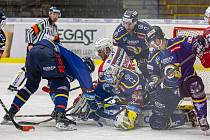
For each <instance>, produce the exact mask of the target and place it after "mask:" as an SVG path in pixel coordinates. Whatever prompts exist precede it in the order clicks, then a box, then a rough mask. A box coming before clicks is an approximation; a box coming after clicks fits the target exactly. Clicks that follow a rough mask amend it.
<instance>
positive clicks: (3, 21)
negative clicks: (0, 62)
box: [0, 11, 6, 59]
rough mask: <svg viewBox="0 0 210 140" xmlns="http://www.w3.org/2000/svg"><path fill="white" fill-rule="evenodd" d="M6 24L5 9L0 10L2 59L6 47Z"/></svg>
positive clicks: (0, 48) (0, 53) (0, 54)
mask: <svg viewBox="0 0 210 140" xmlns="http://www.w3.org/2000/svg"><path fill="white" fill-rule="evenodd" d="M5 24H6V16H5V15H4V12H3V11H0V59H1V56H2V54H3V52H4V49H5V42H6V36H5V34H4V31H3V30H2V29H3V27H4V25H5Z"/></svg>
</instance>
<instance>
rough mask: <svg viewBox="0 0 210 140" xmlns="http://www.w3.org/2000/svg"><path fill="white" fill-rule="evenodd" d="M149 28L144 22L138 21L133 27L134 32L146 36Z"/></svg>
mask: <svg viewBox="0 0 210 140" xmlns="http://www.w3.org/2000/svg"><path fill="white" fill-rule="evenodd" d="M150 28H151V26H150V25H149V24H148V23H147V22H145V21H142V22H141V21H138V22H137V23H136V25H135V32H136V33H141V34H142V33H143V34H146V32H147V30H149V29H150Z"/></svg>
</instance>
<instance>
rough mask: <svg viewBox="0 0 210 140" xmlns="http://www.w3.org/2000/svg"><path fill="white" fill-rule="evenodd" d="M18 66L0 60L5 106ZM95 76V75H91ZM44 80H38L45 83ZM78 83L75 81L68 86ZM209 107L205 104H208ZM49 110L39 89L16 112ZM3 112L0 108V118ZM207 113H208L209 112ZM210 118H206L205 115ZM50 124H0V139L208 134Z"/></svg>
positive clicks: (134, 139)
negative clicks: (71, 128)
mask: <svg viewBox="0 0 210 140" xmlns="http://www.w3.org/2000/svg"><path fill="white" fill-rule="evenodd" d="M21 67H22V64H2V63H0V98H1V99H2V100H3V102H4V103H5V105H6V106H7V108H9V106H10V104H11V102H12V100H13V98H14V93H8V92H7V89H6V88H7V87H8V84H9V82H10V80H11V79H12V78H13V76H14V75H15V74H16V73H17V71H18V70H19V69H20V68H21ZM94 79H96V75H95V76H94ZM45 84H46V81H44V82H42V83H41V86H40V87H42V85H45ZM76 86H78V83H77V82H75V83H73V84H72V87H76ZM79 93H80V90H75V91H72V92H71V93H70V100H69V106H70V105H71V103H72V100H73V98H75V97H76V96H77V95H78V94H79ZM208 106H209V105H208ZM52 110H53V104H52V101H51V100H50V97H49V96H48V95H47V94H45V93H42V92H41V90H40V89H39V90H38V91H37V93H35V94H34V95H33V96H31V98H30V99H29V101H28V102H27V103H26V104H25V105H24V106H23V107H22V109H21V111H20V112H19V113H18V114H50V113H51V111H52ZM4 114H5V112H4V110H3V108H2V107H0V121H1V120H2V117H3V115H4ZM209 116H210V113H209ZM44 119H46V118H22V119H20V118H17V119H16V121H20V120H31V121H33V120H34V121H40V120H44ZM208 120H210V118H208ZM49 126H54V122H53V121H52V122H49V123H45V124H43V125H40V126H35V131H30V132H21V131H19V130H17V129H16V128H15V127H14V126H12V125H0V140H129V139H130V140H209V139H210V136H204V135H202V132H201V131H200V129H199V128H191V127H188V126H183V127H180V128H176V129H173V130H167V131H155V130H151V128H149V127H144V128H138V129H135V130H131V131H121V130H117V129H115V128H113V127H110V126H104V127H98V126H96V125H95V123H94V122H93V121H88V122H78V125H77V128H78V130H76V131H65V132H64V131H58V130H57V129H56V128H55V127H49Z"/></svg>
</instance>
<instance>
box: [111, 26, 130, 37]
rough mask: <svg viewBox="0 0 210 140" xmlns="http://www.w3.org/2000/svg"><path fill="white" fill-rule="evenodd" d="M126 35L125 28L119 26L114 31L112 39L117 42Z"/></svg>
mask: <svg viewBox="0 0 210 140" xmlns="http://www.w3.org/2000/svg"><path fill="white" fill-rule="evenodd" d="M127 33H128V32H127V31H126V29H125V27H123V26H122V24H120V25H118V27H117V28H116V30H115V31H114V34H113V39H115V40H119V39H121V38H122V37H123V36H124V35H125V34H127Z"/></svg>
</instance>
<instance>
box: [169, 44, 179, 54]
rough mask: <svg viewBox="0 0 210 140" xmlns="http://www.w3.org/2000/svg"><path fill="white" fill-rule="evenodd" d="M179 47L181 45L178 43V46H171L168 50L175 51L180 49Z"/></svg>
mask: <svg viewBox="0 0 210 140" xmlns="http://www.w3.org/2000/svg"><path fill="white" fill-rule="evenodd" d="M180 49H181V46H180V45H178V46H175V47H172V48H171V49H170V51H171V52H176V51H178V50H180Z"/></svg>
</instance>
